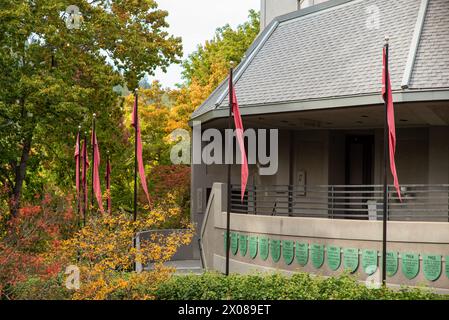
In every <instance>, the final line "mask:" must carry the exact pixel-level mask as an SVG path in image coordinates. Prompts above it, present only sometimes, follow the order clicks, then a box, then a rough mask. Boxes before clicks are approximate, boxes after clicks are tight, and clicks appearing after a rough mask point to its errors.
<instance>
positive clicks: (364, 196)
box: [231, 184, 449, 221]
mask: <svg viewBox="0 0 449 320" xmlns="http://www.w3.org/2000/svg"><path fill="white" fill-rule="evenodd" d="M231 190H232V192H231V209H232V212H234V213H244V214H255V215H273V216H291V217H313V218H330V219H360V220H381V219H382V217H383V186H382V185H325V186H309V185H306V186H288V185H277V186H248V187H247V191H246V193H245V198H244V201H243V202H242V201H241V196H240V193H241V191H240V190H241V189H240V186H237V185H233V186H232V188H231ZM401 193H402V200H403V201H402V202H400V201H399V199H398V197H397V194H396V191H395V189H394V187H393V186H388V194H389V197H388V198H389V202H388V212H389V216H388V219H389V220H398V221H449V185H443V184H439V185H424V184H414V185H402V186H401Z"/></svg>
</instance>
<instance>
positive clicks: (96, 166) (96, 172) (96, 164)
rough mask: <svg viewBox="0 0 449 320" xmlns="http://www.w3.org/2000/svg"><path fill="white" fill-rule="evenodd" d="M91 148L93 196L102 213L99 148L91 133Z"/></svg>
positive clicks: (94, 136)
mask: <svg viewBox="0 0 449 320" xmlns="http://www.w3.org/2000/svg"><path fill="white" fill-rule="evenodd" d="M91 142H92V147H93V148H94V159H93V160H92V161H93V167H92V174H93V180H94V181H93V184H94V195H95V198H96V199H97V203H98V207H99V208H100V211H101V212H104V208H103V195H102V193H101V183H100V161H101V158H100V148H99V147H98V141H97V135H96V134H95V132H92V141H91Z"/></svg>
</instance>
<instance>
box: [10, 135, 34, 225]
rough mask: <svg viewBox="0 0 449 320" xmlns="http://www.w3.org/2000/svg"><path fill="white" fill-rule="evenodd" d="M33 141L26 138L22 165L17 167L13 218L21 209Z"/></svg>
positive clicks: (12, 203) (13, 197) (21, 159)
mask: <svg viewBox="0 0 449 320" xmlns="http://www.w3.org/2000/svg"><path fill="white" fill-rule="evenodd" d="M32 140H33V136H32V135H29V136H28V137H26V138H25V141H24V143H23V148H22V156H21V158H20V163H19V164H18V165H17V166H16V177H15V183H14V190H13V195H12V202H11V215H12V216H13V217H16V216H17V212H18V210H19V208H20V198H21V195H22V187H23V181H24V180H25V174H26V168H27V164H28V158H29V157H30V151H31V141H32Z"/></svg>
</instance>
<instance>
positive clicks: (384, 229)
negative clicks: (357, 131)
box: [382, 36, 390, 286]
mask: <svg viewBox="0 0 449 320" xmlns="http://www.w3.org/2000/svg"><path fill="white" fill-rule="evenodd" d="M388 40H389V38H388V36H386V37H385V72H384V74H385V75H384V77H385V79H384V83H385V92H386V94H385V96H386V98H385V108H384V109H385V110H384V112H385V115H384V161H383V162H384V163H383V167H384V186H383V219H382V220H383V221H382V222H383V223H382V285H383V286H386V284H387V220H388V180H387V179H388V177H387V163H388V152H389V145H388V141H389V139H388V110H387V108H388V103H389V101H388V99H389V98H388V90H389V89H390V88H389V87H388V84H389V83H388V82H389V81H388V79H389V69H388V49H389V47H388Z"/></svg>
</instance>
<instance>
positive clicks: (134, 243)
mask: <svg viewBox="0 0 449 320" xmlns="http://www.w3.org/2000/svg"><path fill="white" fill-rule="evenodd" d="M137 90H138V89H137V88H136V89H135V90H134V101H135V102H134V104H135V108H134V119H133V122H134V214H133V221H134V222H136V221H137V166H138V163H137V138H138V132H137V130H138V128H139V124H138V121H139V115H138V112H139V96H138V92H137ZM133 248H137V233H136V230H134V235H133ZM133 270H135V271H136V270H137V262H136V261H134V263H133Z"/></svg>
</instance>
